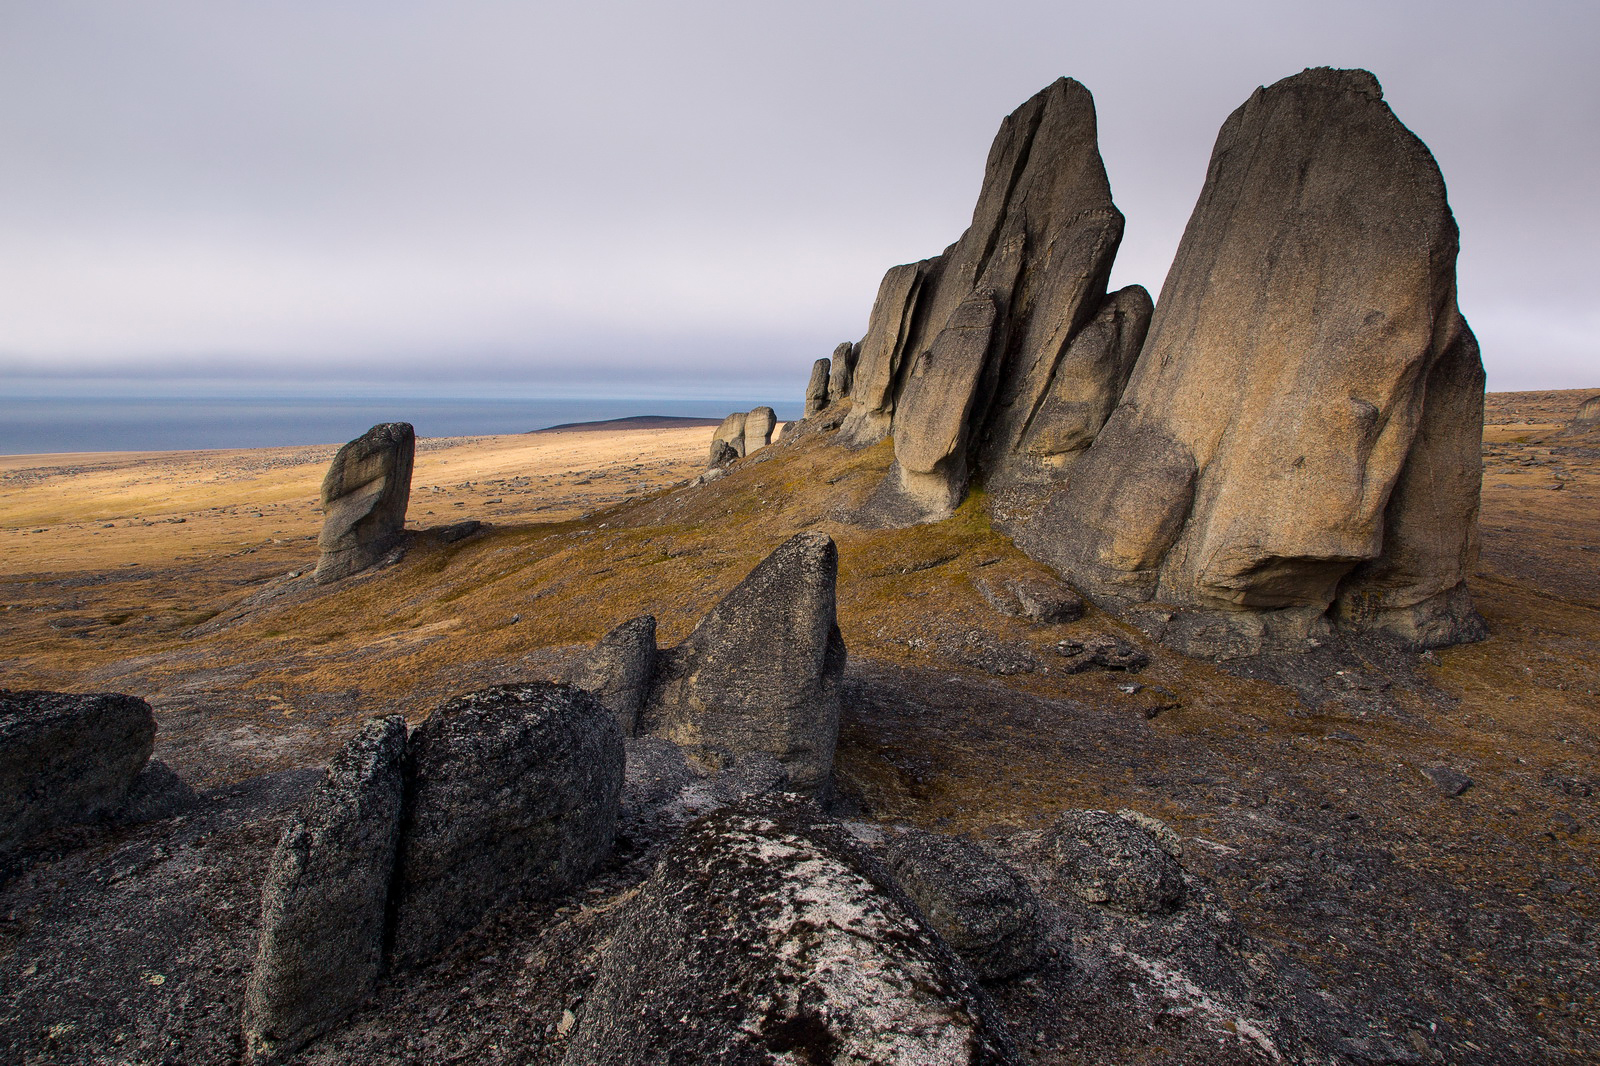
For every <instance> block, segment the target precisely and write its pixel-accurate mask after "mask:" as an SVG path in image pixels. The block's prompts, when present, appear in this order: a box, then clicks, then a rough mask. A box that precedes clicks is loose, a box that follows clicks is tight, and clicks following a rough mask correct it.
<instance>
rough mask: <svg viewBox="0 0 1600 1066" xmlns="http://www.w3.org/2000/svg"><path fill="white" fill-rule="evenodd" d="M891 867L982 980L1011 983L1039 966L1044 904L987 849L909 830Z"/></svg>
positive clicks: (895, 845)
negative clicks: (1042, 907) (1041, 910)
mask: <svg viewBox="0 0 1600 1066" xmlns="http://www.w3.org/2000/svg"><path fill="white" fill-rule="evenodd" d="M885 864H886V865H887V866H888V867H889V869H890V870H891V871H892V872H893V873H894V875H895V878H896V880H897V881H898V882H899V884H900V887H901V888H902V889H904V890H905V893H906V895H908V896H910V897H911V899H912V902H914V903H916V905H917V906H918V907H919V908H920V909H921V910H922V913H923V915H924V916H925V917H926V918H927V919H928V923H929V924H930V925H932V926H933V927H934V929H936V930H937V931H938V933H939V935H940V936H942V937H943V938H944V942H945V943H946V944H948V945H950V947H951V949H952V950H953V951H955V953H956V954H957V955H960V956H961V957H962V958H963V959H965V960H966V962H967V964H968V965H969V966H971V967H972V971H973V973H975V974H977V975H978V978H979V980H983V981H998V980H1001V979H1003V978H1007V977H1012V976H1014V975H1016V974H1018V973H1021V972H1022V971H1024V970H1028V969H1031V968H1032V967H1033V966H1034V965H1036V964H1037V963H1038V961H1039V959H1040V952H1041V950H1042V947H1043V939H1044V930H1043V928H1042V927H1041V924H1040V918H1039V899H1038V897H1037V896H1036V895H1034V892H1033V890H1032V889H1031V888H1029V887H1028V885H1027V883H1026V882H1024V881H1023V880H1022V879H1021V878H1020V877H1018V876H1017V875H1016V873H1015V872H1013V871H1012V870H1011V868H1010V867H1008V866H1006V865H1005V863H1003V862H1001V861H1000V860H999V859H997V858H996V857H995V856H994V855H992V854H990V853H989V852H988V851H986V850H984V849H983V848H982V847H981V846H979V845H977V844H973V843H970V842H968V841H965V840H958V839H956V838H954V837H947V836H940V835H939V834H937V833H929V832H925V831H923V830H920V829H907V830H902V831H901V832H899V833H897V834H895V835H893V836H891V837H890V838H889V840H888V843H887V846H886V857H885Z"/></svg>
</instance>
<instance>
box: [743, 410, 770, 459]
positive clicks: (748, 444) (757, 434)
mask: <svg viewBox="0 0 1600 1066" xmlns="http://www.w3.org/2000/svg"><path fill="white" fill-rule="evenodd" d="M777 424H778V415H777V412H776V411H774V410H773V409H772V408H770V407H756V408H752V409H751V410H750V412H749V413H748V414H746V415H745V416H744V454H746V455H749V454H750V453H751V452H757V451H760V450H761V449H762V448H765V447H766V446H767V445H769V444H771V443H772V429H773V427H774V426H776V425H777Z"/></svg>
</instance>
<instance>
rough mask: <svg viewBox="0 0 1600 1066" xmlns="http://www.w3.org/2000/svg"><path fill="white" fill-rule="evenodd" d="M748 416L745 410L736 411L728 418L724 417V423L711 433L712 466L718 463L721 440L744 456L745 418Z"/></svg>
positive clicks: (736, 452)
mask: <svg viewBox="0 0 1600 1066" xmlns="http://www.w3.org/2000/svg"><path fill="white" fill-rule="evenodd" d="M746 417H747V416H746V414H745V412H743V411H735V412H734V413H733V414H731V415H729V416H728V417H727V418H724V419H723V420H722V425H720V426H718V427H717V431H716V432H715V433H713V434H711V465H712V466H716V465H717V459H718V456H719V454H720V450H719V449H718V448H717V444H718V442H719V441H720V442H723V443H725V444H727V445H728V447H730V448H732V449H733V450H734V453H735V454H736V455H737V456H741V457H742V456H743V455H744V420H745V418H746Z"/></svg>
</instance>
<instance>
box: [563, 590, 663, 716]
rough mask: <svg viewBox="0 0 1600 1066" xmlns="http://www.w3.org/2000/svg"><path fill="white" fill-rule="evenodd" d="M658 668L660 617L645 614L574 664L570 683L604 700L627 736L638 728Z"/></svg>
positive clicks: (597, 643)
mask: <svg viewBox="0 0 1600 1066" xmlns="http://www.w3.org/2000/svg"><path fill="white" fill-rule="evenodd" d="M655 668H656V619H655V616H654V615H649V614H644V615H640V616H639V617H638V618H632V619H629V620H628V621H626V622H624V623H622V624H621V625H620V626H617V628H615V629H613V630H612V631H611V632H609V633H607V634H606V635H605V636H603V637H601V638H600V639H599V641H597V642H596V643H595V646H594V647H593V648H592V649H590V651H589V653H588V654H587V655H585V656H583V657H582V658H581V659H579V660H578V661H577V662H576V663H574V664H573V665H572V668H571V670H569V671H568V674H567V683H568V684H570V685H572V686H573V687H574V688H580V689H582V690H583V691H585V692H587V693H589V694H590V695H591V696H593V697H594V698H595V699H597V700H599V701H600V704H601V706H603V707H605V709H606V710H608V711H610V712H611V713H612V714H613V715H615V716H616V719H617V726H618V727H619V728H620V729H621V730H622V735H623V736H624V737H631V736H633V735H634V733H635V732H637V730H638V724H639V712H640V711H641V710H642V709H643V708H644V702H645V699H646V698H647V697H648V696H649V695H650V680H651V677H652V676H653V675H654V673H655Z"/></svg>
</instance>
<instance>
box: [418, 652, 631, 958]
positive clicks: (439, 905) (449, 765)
mask: <svg viewBox="0 0 1600 1066" xmlns="http://www.w3.org/2000/svg"><path fill="white" fill-rule="evenodd" d="M407 766H408V772H407V782H406V813H405V821H404V828H403V829H402V832H401V839H400V852H399V858H398V860H397V861H398V869H397V872H396V876H395V887H394V901H393V907H394V931H393V957H394V960H395V964H396V965H398V966H415V965H418V964H420V963H423V962H425V961H427V960H428V959H429V958H431V957H433V956H434V955H436V954H437V953H438V952H440V951H441V950H443V949H444V948H446V947H448V946H449V945H450V943H451V942H452V941H453V940H454V939H455V938H456V937H457V936H458V935H459V934H461V933H463V932H465V931H466V930H468V929H470V928H472V927H473V926H475V925H476V924H478V922H479V921H480V920H482V919H483V918H484V917H485V916H486V915H488V914H489V913H491V912H492V911H495V910H497V909H499V908H500V907H502V906H504V905H506V904H508V903H511V902H513V901H515V900H519V899H541V898H547V897H549V896H553V895H557V894H560V893H562V892H565V891H567V890H568V889H570V888H572V887H573V886H575V885H577V884H578V883H579V882H581V881H582V880H583V879H584V878H585V877H587V876H588V875H589V873H590V871H592V870H593V869H594V867H595V865H596V864H597V863H598V862H599V861H600V860H601V859H603V858H604V857H605V855H606V854H607V852H608V851H609V850H610V847H611V842H612V838H613V836H614V834H615V832H616V822H617V803H618V797H619V795H620V793H621V790H622V781H623V747H622V733H621V730H620V729H619V728H618V726H617V722H616V718H615V717H614V716H613V715H612V713H611V712H610V711H608V710H607V709H606V708H605V707H604V706H602V705H601V704H600V703H599V701H598V700H596V699H595V698H594V697H592V696H590V695H589V694H588V693H586V692H582V691H580V690H578V689H575V688H571V687H568V686H565V685H551V684H546V683H536V684H527V685H503V686H500V687H497V688H491V689H486V690H484V691H481V692H474V693H470V694H469V695H466V696H462V697H460V698H458V699H455V700H451V701H450V702H449V703H446V704H445V705H444V706H442V707H440V708H439V709H438V710H436V711H434V712H433V714H431V715H429V716H428V719H427V720H426V721H424V722H423V723H422V724H421V725H420V726H418V727H417V728H416V730H415V731H414V732H413V733H412V735H411V742H410V750H409V754H408V757H407Z"/></svg>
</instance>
